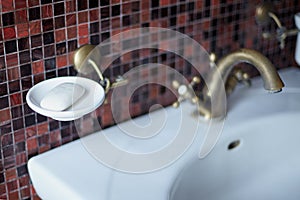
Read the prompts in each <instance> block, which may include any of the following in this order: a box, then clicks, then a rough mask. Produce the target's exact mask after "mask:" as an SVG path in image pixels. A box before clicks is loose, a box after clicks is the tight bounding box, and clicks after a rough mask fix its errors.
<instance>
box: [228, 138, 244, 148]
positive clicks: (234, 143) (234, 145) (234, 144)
mask: <svg viewBox="0 0 300 200" xmlns="http://www.w3.org/2000/svg"><path fill="white" fill-rule="evenodd" d="M240 144H241V141H240V140H234V141H233V142H231V143H230V144H229V145H228V147H227V149H228V150H232V149H235V148H236V147H238V146H239V145H240Z"/></svg>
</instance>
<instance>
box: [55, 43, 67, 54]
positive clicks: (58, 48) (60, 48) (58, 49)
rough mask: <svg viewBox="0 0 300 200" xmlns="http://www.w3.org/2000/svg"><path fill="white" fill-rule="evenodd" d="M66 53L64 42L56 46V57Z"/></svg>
mask: <svg viewBox="0 0 300 200" xmlns="http://www.w3.org/2000/svg"><path fill="white" fill-rule="evenodd" d="M66 52H67V47H66V42H62V43H59V44H56V55H62V54H65V53H66Z"/></svg>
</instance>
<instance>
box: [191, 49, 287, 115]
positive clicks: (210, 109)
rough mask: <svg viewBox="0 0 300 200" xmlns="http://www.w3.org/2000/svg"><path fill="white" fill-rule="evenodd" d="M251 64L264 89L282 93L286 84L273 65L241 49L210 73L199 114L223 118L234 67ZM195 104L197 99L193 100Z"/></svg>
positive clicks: (219, 62) (263, 57)
mask: <svg viewBox="0 0 300 200" xmlns="http://www.w3.org/2000/svg"><path fill="white" fill-rule="evenodd" d="M242 62H245V63H249V64H251V65H253V66H254V67H256V69H257V70H258V71H259V73H260V75H261V77H262V79H263V81H264V88H265V89H266V90H268V91H270V92H280V91H281V89H282V88H283V87H284V84H283V82H282V80H281V78H280V77H279V75H278V73H277V71H276V68H275V67H274V66H273V64H272V63H271V62H270V61H269V60H268V59H267V58H266V57H265V56H264V55H262V54H261V53H259V52H257V51H255V50H250V49H240V50H237V51H235V52H233V53H230V54H228V55H226V56H224V57H223V58H221V59H220V60H219V61H218V62H217V64H216V65H217V67H216V68H215V70H212V72H210V73H209V75H208V79H206V85H207V87H205V88H204V89H203V96H204V98H203V99H200V98H197V102H196V104H197V107H198V112H199V113H200V114H201V115H202V116H204V117H205V118H223V117H225V113H226V99H225V98H226V97H227V96H228V95H229V94H228V93H227V92H225V89H224V87H225V84H226V82H227V80H228V77H229V75H230V73H231V71H232V70H233V68H234V66H235V65H237V64H239V63H242ZM193 102H195V98H194V99H193Z"/></svg>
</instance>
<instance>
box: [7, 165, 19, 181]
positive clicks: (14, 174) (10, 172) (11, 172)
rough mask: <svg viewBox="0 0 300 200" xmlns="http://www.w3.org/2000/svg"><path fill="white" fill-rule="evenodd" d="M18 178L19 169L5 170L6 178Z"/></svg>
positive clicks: (9, 179)
mask: <svg viewBox="0 0 300 200" xmlns="http://www.w3.org/2000/svg"><path fill="white" fill-rule="evenodd" d="M16 178H17V170H16V169H15V168H12V169H8V170H6V171H5V180H6V181H11V180H15V179H16Z"/></svg>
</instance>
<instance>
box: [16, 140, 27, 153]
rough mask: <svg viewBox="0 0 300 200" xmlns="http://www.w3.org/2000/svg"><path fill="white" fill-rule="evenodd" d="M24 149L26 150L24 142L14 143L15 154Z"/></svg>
mask: <svg viewBox="0 0 300 200" xmlns="http://www.w3.org/2000/svg"><path fill="white" fill-rule="evenodd" d="M25 150H26V148H25V142H19V143H18V144H16V154H18V153H22V152H24V151H25Z"/></svg>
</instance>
